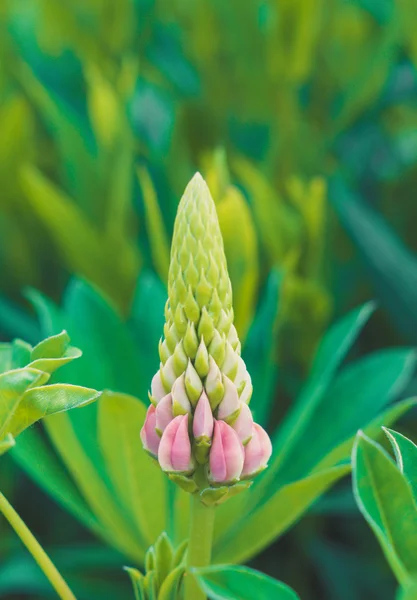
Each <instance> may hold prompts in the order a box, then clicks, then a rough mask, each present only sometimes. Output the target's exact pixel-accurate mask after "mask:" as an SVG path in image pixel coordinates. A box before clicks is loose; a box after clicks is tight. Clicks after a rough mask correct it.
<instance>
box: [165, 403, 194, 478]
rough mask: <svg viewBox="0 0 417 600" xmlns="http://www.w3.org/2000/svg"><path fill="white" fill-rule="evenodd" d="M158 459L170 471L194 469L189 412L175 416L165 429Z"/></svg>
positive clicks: (178, 471) (182, 471) (177, 471)
mask: <svg viewBox="0 0 417 600" xmlns="http://www.w3.org/2000/svg"><path fill="white" fill-rule="evenodd" d="M158 461H159V464H160V465H161V468H162V469H163V470H164V471H166V472H168V473H191V472H192V471H193V470H194V465H193V460H192V456H191V443H190V437H189V435H188V414H187V415H179V416H178V417H175V419H173V420H172V421H171V423H170V424H169V425H168V427H167V428H166V429H165V431H164V433H163V434H162V438H161V441H160V444H159V449H158Z"/></svg>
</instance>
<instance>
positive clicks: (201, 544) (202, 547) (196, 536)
mask: <svg viewBox="0 0 417 600" xmlns="http://www.w3.org/2000/svg"><path fill="white" fill-rule="evenodd" d="M214 511H215V508H214V506H210V507H209V506H205V505H204V504H203V503H202V502H201V501H200V498H199V496H198V494H193V495H192V496H191V516H190V538H189V542H188V560H187V567H188V569H189V568H190V567H206V566H208V565H209V564H210V559H211V547H212V543H213V528H214V514H215V513H214ZM185 600H206V595H205V593H204V592H203V591H202V590H201V588H200V586H199V585H198V583H197V580H196V579H195V577H194V576H193V575H192V574H191V573H188V574H187V577H186V578H185Z"/></svg>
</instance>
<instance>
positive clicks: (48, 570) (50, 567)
mask: <svg viewBox="0 0 417 600" xmlns="http://www.w3.org/2000/svg"><path fill="white" fill-rule="evenodd" d="M0 513H3V515H4V516H5V518H6V519H7V520H8V521H9V523H10V525H11V526H12V527H13V529H14V530H15V532H16V533H17V535H18V536H19V537H20V539H21V540H22V542H23V543H24V544H25V546H26V548H27V549H28V550H29V552H30V553H31V554H32V556H33V558H34V559H35V560H36V562H37V563H38V565H39V567H40V568H41V569H42V571H43V572H44V574H45V575H46V577H47V578H48V579H49V581H50V583H51V585H52V587H53V588H54V589H55V591H56V593H57V594H58V596H59V597H60V598H61V599H62V600H76V598H75V596H74V594H73V593H72V592H71V590H70V589H69V587H68V585H67V584H66V583H65V581H64V579H63V578H62V576H61V574H60V573H59V571H58V570H57V568H56V567H55V565H54V564H53V562H52V561H51V559H50V558H49V556H48V555H47V554H46V552H45V550H44V549H43V548H42V546H41V545H40V544H39V542H38V541H37V540H36V538H35V537H34V535H33V534H32V533H31V531H30V530H29V529H28V527H27V526H26V525H25V523H24V522H23V521H22V519H21V518H20V517H19V515H18V514H17V512H16V511H15V509H14V508H13V506H12V505H11V504H10V503H9V502H8V501H7V499H6V498H5V497H4V496H3V494H2V493H1V492H0Z"/></svg>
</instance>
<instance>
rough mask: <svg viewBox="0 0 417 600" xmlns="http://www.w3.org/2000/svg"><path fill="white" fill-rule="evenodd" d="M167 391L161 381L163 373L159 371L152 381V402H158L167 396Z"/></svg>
mask: <svg viewBox="0 0 417 600" xmlns="http://www.w3.org/2000/svg"><path fill="white" fill-rule="evenodd" d="M165 394H166V391H165V388H164V386H163V385H162V381H161V373H160V372H159V371H157V372H156V373H155V375H154V376H153V379H152V383H151V395H150V399H151V402H152V404H158V402H159V401H160V400H161V399H162V398H163V397H164V396H165Z"/></svg>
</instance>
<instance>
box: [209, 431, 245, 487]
mask: <svg viewBox="0 0 417 600" xmlns="http://www.w3.org/2000/svg"><path fill="white" fill-rule="evenodd" d="M243 462H244V451H243V446H242V444H241V442H240V440H239V438H238V435H237V433H236V432H235V431H234V429H232V427H230V425H228V424H227V423H225V422H224V421H215V423H214V437H213V444H212V448H211V451H210V477H211V479H212V481H214V482H217V483H224V482H228V481H234V480H237V479H239V477H240V474H241V472H242V468H243Z"/></svg>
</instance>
